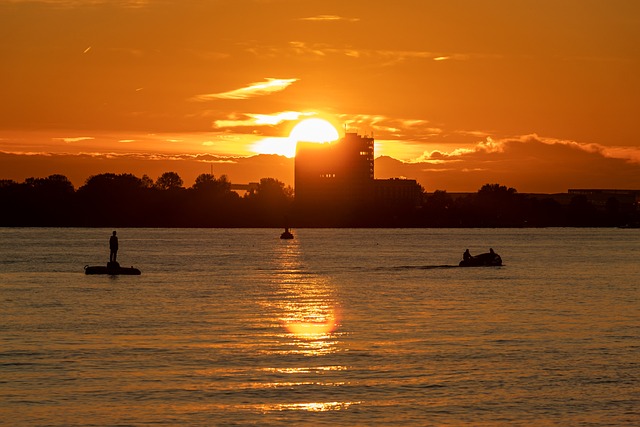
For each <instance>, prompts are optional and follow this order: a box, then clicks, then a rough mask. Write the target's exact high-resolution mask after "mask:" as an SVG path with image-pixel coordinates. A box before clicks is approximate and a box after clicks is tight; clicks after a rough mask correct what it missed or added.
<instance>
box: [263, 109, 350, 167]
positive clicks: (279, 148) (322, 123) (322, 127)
mask: <svg viewBox="0 0 640 427" xmlns="http://www.w3.org/2000/svg"><path fill="white" fill-rule="evenodd" d="M338 138H340V135H339V134H338V131H337V130H336V128H335V127H334V126H333V125H332V124H331V123H329V122H328V121H326V120H324V119H318V118H313V119H304V120H302V121H300V122H299V123H298V124H296V125H295V126H294V127H293V129H291V132H290V133H289V136H288V137H279V138H278V137H268V138H263V139H261V140H260V141H258V142H256V143H255V144H253V146H252V147H251V149H252V150H253V151H254V152H256V153H259V154H278V155H281V156H285V157H289V158H291V157H295V155H296V143H297V142H299V141H302V142H318V143H323V142H331V141H335V140H337V139H338Z"/></svg>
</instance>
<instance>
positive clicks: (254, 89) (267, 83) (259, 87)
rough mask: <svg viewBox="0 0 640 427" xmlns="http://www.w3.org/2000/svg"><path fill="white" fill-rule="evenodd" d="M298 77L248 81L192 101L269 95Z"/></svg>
mask: <svg viewBox="0 0 640 427" xmlns="http://www.w3.org/2000/svg"><path fill="white" fill-rule="evenodd" d="M298 80H299V79H274V78H267V79H265V80H264V81H262V82H255V83H250V84H249V85H247V86H245V87H241V88H239V89H234V90H230V91H227V92H220V93H209V94H203V95H196V96H194V97H193V98H192V100H194V101H211V100H214V99H248V98H254V97H257V96H265V95H271V94H273V93H276V92H281V91H283V90H285V89H286V88H288V87H289V86H291V85H292V84H293V83H295V82H297V81H298Z"/></svg>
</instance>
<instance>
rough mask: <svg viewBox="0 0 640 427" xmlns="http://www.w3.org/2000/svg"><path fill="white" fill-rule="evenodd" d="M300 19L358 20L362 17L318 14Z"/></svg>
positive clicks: (325, 20) (322, 20) (327, 20)
mask: <svg viewBox="0 0 640 427" xmlns="http://www.w3.org/2000/svg"><path fill="white" fill-rule="evenodd" d="M300 21H312V22H339V21H343V22H358V21H360V18H345V17H343V16H338V15H316V16H309V17H307V18H300Z"/></svg>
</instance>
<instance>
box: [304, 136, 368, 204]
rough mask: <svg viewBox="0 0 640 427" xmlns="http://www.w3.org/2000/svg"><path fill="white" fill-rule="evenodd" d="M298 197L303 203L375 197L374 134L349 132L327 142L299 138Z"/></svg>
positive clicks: (362, 201)
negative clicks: (368, 135)
mask: <svg viewBox="0 0 640 427" xmlns="http://www.w3.org/2000/svg"><path fill="white" fill-rule="evenodd" d="M294 185H295V198H296V203H299V204H301V205H305V206H307V205H318V204H320V205H323V204H327V203H330V204H335V203H349V204H354V203H355V204H361V203H366V202H369V201H372V200H373V194H374V193H373V191H374V189H373V138H370V137H366V136H360V135H358V134H356V133H346V134H345V136H344V138H341V139H340V140H338V141H336V142H333V143H326V144H318V143H311V142H298V144H297V147H296V158H295V184H294Z"/></svg>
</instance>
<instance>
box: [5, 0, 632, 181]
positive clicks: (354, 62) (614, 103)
mask: <svg viewBox="0 0 640 427" xmlns="http://www.w3.org/2000/svg"><path fill="white" fill-rule="evenodd" d="M0 20H1V24H2V25H0V54H1V56H2V67H0V88H1V93H2V102H1V103H0V152H3V153H0V154H2V155H1V156H0V178H10V179H15V180H18V181H22V180H23V179H25V178H27V177H29V176H46V175H48V174H50V173H62V174H65V175H67V176H69V177H70V178H72V180H73V182H74V184H75V185H76V186H78V185H81V184H82V183H83V180H84V179H86V178H87V177H88V175H87V174H92V173H100V172H107V171H113V172H125V171H126V172H131V173H134V174H137V175H139V176H141V175H142V174H144V173H147V174H149V175H150V176H152V177H153V178H155V177H157V175H158V174H159V173H158V172H157V170H161V169H160V167H162V168H164V170H169V168H172V169H173V170H177V171H178V172H179V173H181V174H182V175H183V177H184V178H185V184H187V185H190V184H191V183H192V181H190V180H191V179H192V178H191V175H193V176H194V177H195V175H197V174H198V173H202V172H209V170H210V165H209V164H208V163H206V161H209V160H211V159H212V157H210V156H212V155H213V156H220V157H216V163H214V173H216V174H220V173H227V174H228V176H229V179H230V180H231V181H232V182H238V183H241V182H246V181H245V180H247V179H253V178H252V177H258V178H259V177H266V176H271V177H275V178H278V179H280V180H282V181H285V182H287V183H289V184H292V181H293V169H292V167H290V166H282V167H278V165H285V164H286V165H290V163H291V162H288V161H287V160H286V159H278V158H276V157H273V156H270V157H266V158H264V159H261V160H251V159H245V158H246V157H248V156H252V155H256V154H257V153H256V148H255V146H256V144H257V143H259V142H260V141H262V140H263V139H265V138H275V139H271V140H269V141H270V144H272V145H271V146H273V144H278V141H281V140H279V139H278V138H283V140H282V141H284V138H285V137H286V136H288V133H289V132H290V130H291V128H292V127H293V126H294V125H295V124H296V123H297V122H298V121H299V120H301V119H304V118H310V117H322V118H325V119H327V120H329V121H331V122H332V123H333V124H334V125H335V126H336V127H337V128H338V129H339V130H341V131H342V129H343V127H344V126H345V125H346V126H348V128H349V129H350V130H357V131H358V132H360V133H367V134H371V133H373V134H374V137H375V138H376V156H377V157H378V156H389V157H392V158H394V159H398V160H401V161H402V162H401V163H400V162H387V161H385V162H384V163H383V162H381V161H380V160H379V161H378V163H380V166H378V165H376V177H379V178H386V177H390V176H407V177H409V178H416V179H418V180H419V182H420V183H421V184H422V185H423V187H425V189H426V190H427V191H433V190H435V189H445V190H448V191H476V190H477V189H478V188H479V187H480V186H481V185H482V184H483V183H486V182H499V183H501V184H504V185H508V186H513V187H515V188H517V189H518V190H519V191H521V192H537V191H539V192H556V191H557V192H561V191H566V190H567V189H568V188H575V187H587V186H588V187H607V188H611V187H616V188H634V189H638V188H640V139H639V138H638V137H637V134H636V122H637V116H638V113H639V111H640V105H639V104H638V100H640V2H638V1H635V0H608V1H601V0H563V1H557V0H519V1H513V0H394V1H363V0H362V1H361V0H350V1H344V0H340V1H332V0H304V1H301V0H211V1H188V0H39V1H38V0H0ZM264 145H265V144H262V146H264ZM267 151H268V150H267ZM7 153H10V154H11V155H9V154H7ZM26 154H29V155H28V156H27V155H26ZM52 154H55V155H52ZM206 156H208V157H206ZM385 158H386V157H385ZM96 159H99V161H98V160H96ZM36 160H37V161H36ZM270 160H271V161H272V163H269V161H270ZM172 161H173V162H174V163H171V162H172ZM198 161H200V162H198ZM153 162H156V163H155V164H154V163H153ZM221 162H222V163H221ZM199 163H201V164H199ZM267 163H268V164H267ZM225 164H226V165H234V167H233V168H231V167H229V168H224V167H222V166H221V165H225ZM125 165H126V166H125ZM124 169H126V170H124Z"/></svg>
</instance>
